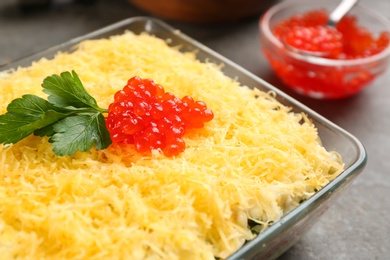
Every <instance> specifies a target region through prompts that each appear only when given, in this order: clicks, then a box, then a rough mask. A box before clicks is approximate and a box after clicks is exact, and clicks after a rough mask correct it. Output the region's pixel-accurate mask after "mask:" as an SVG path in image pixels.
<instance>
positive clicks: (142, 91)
mask: <svg viewBox="0 0 390 260" xmlns="http://www.w3.org/2000/svg"><path fill="white" fill-rule="evenodd" d="M108 111H109V112H108V116H107V117H106V125H107V128H108V130H109V132H110V137H111V140H112V142H113V143H117V144H125V145H134V147H135V149H136V150H137V151H138V152H141V153H142V152H148V151H151V150H153V149H161V150H162V151H163V153H164V155H166V156H168V157H173V156H177V155H179V154H180V153H182V152H183V151H184V150H185V148H186V146H185V142H184V141H183V139H182V137H183V136H184V134H185V132H186V130H187V129H191V128H202V127H203V126H204V123H206V122H209V121H211V120H212V119H213V118H214V114H213V112H212V110H210V109H209V108H208V107H207V105H206V104H205V103H204V102H202V101H195V100H194V99H193V98H192V97H190V96H185V97H183V98H182V99H180V98H178V97H176V96H175V95H174V94H172V93H170V92H165V90H164V88H163V87H162V86H161V85H159V84H156V83H155V82H154V81H153V80H151V79H141V78H140V77H138V76H135V77H133V78H131V79H129V80H128V82H127V84H126V86H125V87H124V88H123V89H122V90H120V91H118V92H116V93H115V95H114V102H113V103H111V104H110V106H109V108H108Z"/></svg>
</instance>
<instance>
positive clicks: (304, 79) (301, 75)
mask: <svg viewBox="0 0 390 260" xmlns="http://www.w3.org/2000/svg"><path fill="white" fill-rule="evenodd" d="M339 2H340V1H339V0H329V1H326V3H325V2H324V1H312V0H299V1H283V2H281V3H279V4H277V5H274V6H273V7H271V8H270V9H268V10H267V11H266V12H265V13H264V14H263V16H262V17H261V19H260V23H259V27H260V41H261V47H262V52H263V53H264V55H265V57H266V59H267V60H268V62H269V64H270V66H271V67H272V69H273V70H274V72H275V74H276V75H277V76H278V77H279V78H280V79H281V80H282V81H283V82H284V83H285V84H286V85H287V86H288V87H290V88H292V89H293V90H295V91H296V92H298V93H300V94H302V95H306V96H310V97H313V98H318V99H337V98H345V97H348V96H352V95H355V94H357V93H359V92H360V91H361V90H362V89H363V88H365V87H366V86H369V85H370V84H371V83H372V82H373V81H374V80H375V79H376V78H377V77H378V76H380V75H381V74H382V73H383V72H384V71H385V70H386V69H387V68H388V65H389V62H390V21H388V20H387V19H386V18H385V17H383V16H382V15H381V14H378V13H376V12H375V11H373V10H370V9H369V8H367V7H364V6H363V5H361V4H359V3H358V4H357V5H356V6H355V7H354V8H353V9H352V10H351V11H350V12H349V13H348V14H347V15H346V16H344V17H343V18H342V20H341V21H340V22H339V23H337V25H336V26H335V27H334V28H330V29H331V30H325V29H329V28H328V26H327V25H326V24H327V21H328V16H329V13H330V12H331V11H332V10H333V9H334V8H335V7H336V6H337V4H338V3H339ZM329 31H331V33H329ZM335 31H336V37H334V34H333V35H329V34H332V32H333V33H334V32H335ZM316 33H317V34H316ZM321 37H322V38H321ZM291 42H295V43H296V45H300V46H298V47H297V46H293V47H292V46H291V45H290V43H291ZM297 48H298V49H297ZM299 48H302V49H303V51H301V49H299ZM305 48H306V49H305ZM310 48H313V49H315V50H316V51H317V52H320V53H321V55H315V54H314V53H310V52H309V53H307V52H306V53H305V52H304V51H305V50H310Z"/></svg>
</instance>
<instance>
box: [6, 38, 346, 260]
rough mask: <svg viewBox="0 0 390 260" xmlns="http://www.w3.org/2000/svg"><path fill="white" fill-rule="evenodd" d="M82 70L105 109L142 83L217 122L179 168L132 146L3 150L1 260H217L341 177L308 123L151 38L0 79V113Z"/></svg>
mask: <svg viewBox="0 0 390 260" xmlns="http://www.w3.org/2000/svg"><path fill="white" fill-rule="evenodd" d="M70 70H75V71H76V72H77V73H78V74H79V76H80V78H81V81H82V82H83V83H84V85H85V87H86V89H87V90H88V92H89V93H91V95H92V96H93V97H95V98H96V100H97V102H98V104H99V106H101V107H108V105H109V104H110V102H112V100H113V95H114V93H115V92H116V91H118V90H119V89H122V88H123V86H124V85H125V84H126V82H127V80H128V79H129V78H131V77H133V76H135V75H138V76H140V77H142V78H152V79H153V80H154V81H155V82H157V83H159V84H161V85H163V86H164V88H165V89H166V91H171V92H173V93H175V94H176V95H177V96H179V97H182V96H185V95H191V96H193V97H194V98H195V99H197V100H202V101H205V102H206V104H207V105H208V107H210V108H211V109H212V110H213V112H214V115H215V118H214V119H213V120H212V121H211V122H209V123H207V124H206V126H205V127H204V128H203V129H196V130H191V131H189V132H188V133H186V135H185V138H184V140H185V142H186V145H187V148H186V150H185V152H184V153H182V154H181V155H180V156H178V157H177V158H167V157H164V156H163V155H162V154H161V152H160V151H154V152H153V153H152V155H151V156H144V155H141V154H138V153H136V152H135V150H134V149H133V147H131V146H129V147H127V148H121V147H117V146H115V145H113V146H111V147H109V148H108V149H106V150H103V151H98V150H96V149H92V150H91V151H89V152H85V153H81V152H78V153H76V154H75V155H73V156H66V157H58V156H55V155H54V153H53V152H52V147H51V145H50V143H49V142H48V140H47V139H46V138H41V137H36V136H33V135H32V136H29V137H27V138H25V139H24V140H22V141H20V142H18V143H16V144H13V145H8V146H4V145H0V169H1V171H0V256H1V258H2V259H16V258H17V259H214V257H220V258H226V257H228V256H229V255H231V254H232V253H233V252H235V251H236V250H238V249H239V248H240V247H241V246H242V245H243V243H244V242H245V240H250V239H253V237H254V235H253V234H252V232H251V230H250V228H249V227H248V219H251V220H253V221H255V222H257V223H258V224H259V226H257V228H258V229H259V230H260V231H262V230H264V229H265V228H267V226H268V225H269V224H270V223H272V222H276V221H277V220H278V219H280V217H281V216H283V215H284V214H285V213H286V212H288V211H290V210H291V209H293V208H294V207H296V206H297V205H299V202H300V201H302V200H305V199H307V198H309V197H310V196H311V195H313V194H314V193H315V191H316V190H319V189H321V188H322V187H323V186H324V185H326V184H327V183H328V182H329V181H330V180H332V179H333V178H335V177H336V176H337V175H338V174H339V173H340V172H341V171H342V169H343V164H342V161H341V158H339V157H338V156H337V153H335V152H328V151H326V150H325V148H324V147H322V146H321V144H320V142H319V137H318V133H317V130H316V128H315V126H314V125H313V124H312V123H311V122H310V120H309V119H308V118H306V116H305V115H303V114H296V113H293V112H291V111H290V109H289V108H288V107H285V106H283V105H281V104H280V103H279V102H277V101H276V100H275V98H274V94H273V93H264V92H261V91H259V90H252V89H250V88H248V87H245V86H239V83H238V82H236V81H234V80H232V79H231V78H229V77H227V76H225V75H224V74H223V73H222V72H221V70H220V66H219V65H216V64H212V63H202V62H200V61H198V60H196V57H195V54H194V53H182V52H180V51H179V50H178V48H172V47H169V46H168V45H167V44H166V42H165V41H163V40H160V39H157V38H155V37H153V36H150V35H148V34H141V35H135V34H133V33H131V32H126V33H124V34H123V35H117V36H113V37H111V38H109V39H99V40H89V41H85V42H82V43H81V44H80V46H79V47H78V48H77V49H76V50H75V51H73V52H72V53H58V54H57V55H56V57H55V58H54V59H51V60H47V59H41V60H39V61H36V62H35V63H33V64H32V65H31V66H29V67H26V68H17V69H15V70H13V71H6V72H3V73H1V74H0V113H1V114H4V113H5V112H6V106H7V104H9V103H10V102H11V101H12V100H13V99H15V98H18V97H21V96H22V95H23V94H26V93H29V94H35V95H38V96H42V97H45V94H44V93H43V92H42V88H41V83H42V81H43V79H44V78H45V77H46V76H48V75H52V74H59V73H61V72H63V71H70Z"/></svg>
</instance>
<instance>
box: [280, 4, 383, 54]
mask: <svg viewBox="0 0 390 260" xmlns="http://www.w3.org/2000/svg"><path fill="white" fill-rule="evenodd" d="M327 20H328V13H327V11H326V10H314V11H309V12H306V13H304V14H297V15H294V16H292V17H290V18H288V19H286V20H283V21H281V22H279V23H277V24H276V25H275V27H274V29H273V33H274V35H275V36H276V37H277V38H279V40H280V41H282V42H286V43H289V44H291V45H292V46H293V47H296V48H300V49H303V50H310V51H312V50H313V49H314V50H315V51H322V52H328V53H330V55H329V56H328V57H326V58H330V59H356V58H363V57H368V56H372V55H374V54H377V53H379V52H381V51H382V50H384V49H385V48H386V47H387V46H388V45H389V42H390V32H381V33H380V34H379V36H378V37H377V38H375V37H374V36H373V35H372V34H371V32H370V31H368V29H366V28H364V27H362V26H360V25H359V24H358V22H357V18H356V17H355V16H352V15H347V16H345V17H344V18H343V19H342V20H341V21H340V22H339V23H338V24H337V25H336V28H332V27H328V26H326V22H327ZM297 42H298V44H297Z"/></svg>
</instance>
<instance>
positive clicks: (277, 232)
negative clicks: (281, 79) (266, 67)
mask: <svg viewBox="0 0 390 260" xmlns="http://www.w3.org/2000/svg"><path fill="white" fill-rule="evenodd" d="M126 30H130V31H132V32H134V33H136V34H139V33H141V32H147V33H150V34H152V35H154V36H156V37H158V38H161V39H164V40H166V41H167V42H168V43H169V45H171V46H180V50H181V51H183V52H194V51H195V53H196V55H197V58H198V59H199V60H200V61H208V62H213V63H216V64H223V68H222V71H223V72H224V73H225V74H226V75H227V76H229V77H231V78H233V79H235V80H237V81H238V82H239V83H240V84H241V85H246V86H249V87H252V88H258V89H260V90H263V91H270V90H271V91H274V92H275V93H276V94H277V99H278V100H279V101H280V102H281V103H283V104H284V105H287V106H289V107H291V108H292V110H293V111H294V112H304V113H306V114H307V115H308V116H309V117H310V118H311V119H312V121H313V122H314V124H315V125H316V126H317V128H318V131H319V135H320V138H321V140H322V143H323V145H324V146H325V148H326V149H328V150H334V151H337V152H338V153H339V154H340V155H341V156H342V157H343V160H344V162H345V170H344V172H343V173H341V174H340V175H339V176H338V177H337V178H335V179H334V180H333V181H331V182H330V183H329V184H328V185H326V186H325V187H324V188H323V189H321V190H320V191H318V192H317V193H316V194H314V195H313V196H312V197H311V198H309V199H308V200H306V201H304V202H303V203H301V204H300V205H299V206H298V207H297V208H295V209H294V210H292V211H290V212H289V213H288V214H286V215H285V216H283V217H282V218H281V219H280V220H279V221H278V222H276V223H274V224H273V225H272V226H270V227H269V228H267V229H266V230H265V231H263V232H262V233H260V234H259V235H258V236H257V237H256V238H255V239H253V240H251V241H248V242H247V243H246V244H245V245H244V246H243V247H242V248H241V249H240V250H238V251H237V252H236V253H234V254H233V255H231V256H230V257H229V258H228V259H229V260H238V259H275V258H277V257H278V256H280V255H281V254H282V253H283V252H285V251H286V250H287V249H289V248H290V247H291V246H293V245H294V244H295V243H296V242H297V241H298V240H299V238H300V237H302V236H303V235H304V234H305V232H306V231H307V230H308V229H309V228H310V227H311V226H312V225H313V224H314V223H315V221H316V220H317V219H318V218H319V217H320V216H321V215H322V214H323V213H324V212H325V211H326V210H327V209H328V208H329V206H330V205H331V203H332V202H333V201H334V199H335V198H337V197H338V196H339V195H340V193H341V192H342V191H343V190H344V189H345V188H346V187H347V186H348V185H349V184H350V183H351V182H352V180H353V179H355V177H357V176H358V174H359V173H360V172H362V170H363V169H364V167H365V165H366V162H367V154H366V151H365V149H364V146H363V145H362V143H361V142H359V140H357V139H356V138H355V137H354V136H352V135H351V134H350V133H348V132H346V131H345V130H343V129H342V128H340V127H338V126H337V125H335V124H333V123H332V122H330V121H328V120H327V119H325V118H324V117H322V116H320V115H319V114H317V113H316V112H314V111H313V110H311V109H309V108H307V107H306V106H304V105H302V104H301V103H299V102H298V101H296V100H294V99H293V98H291V97H289V96H288V95H287V94H285V93H283V92H281V91H280V90H278V89H277V88H275V87H273V86H271V85H270V84H268V83H267V82H265V81H264V80H262V79H260V78H258V77H257V76H255V75H253V74H252V73H250V72H248V71H246V70H245V69H243V68H242V67H240V66H239V65H237V64H235V63H233V62H232V61H230V60H228V59H226V58H225V57H223V56H221V55H219V54H218V53H216V52H214V51H212V50H211V49H209V48H207V47H206V46H204V45H202V44H201V43H199V42H196V41H195V40H193V39H191V38H190V37H188V36H186V35H184V34H183V33H181V32H180V31H178V30H176V29H174V28H172V27H170V26H169V25H167V24H165V23H163V22H161V21H159V20H157V19H154V18H149V17H134V18H129V19H126V20H123V21H121V22H118V23H115V24H113V25H110V26H107V27H105V28H102V29H100V30H97V31H94V32H91V33H89V34H86V35H84V36H81V37H78V38H74V39H72V40H70V41H68V42H65V43H63V44H60V45H58V46H55V47H52V48H50V49H47V50H45V51H42V52H39V53H37V54H34V55H32V56H29V57H26V58H23V59H20V60H18V61H16V62H13V63H11V64H8V65H6V66H4V67H2V68H1V70H9V69H12V68H16V67H19V66H22V67H24V66H29V65H31V63H32V62H33V61H36V60H38V59H40V58H42V57H45V58H47V59H51V58H53V57H54V55H55V54H56V53H58V52H72V50H74V49H75V47H76V46H77V44H78V43H80V42H81V41H83V40H87V39H99V38H106V37H109V36H112V35H117V34H121V33H123V32H124V31H126Z"/></svg>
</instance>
